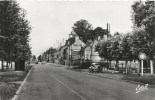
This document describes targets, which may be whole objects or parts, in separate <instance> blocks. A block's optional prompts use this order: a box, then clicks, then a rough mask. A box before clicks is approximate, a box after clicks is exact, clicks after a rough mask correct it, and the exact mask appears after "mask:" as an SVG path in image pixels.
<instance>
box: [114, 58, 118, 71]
mask: <svg viewBox="0 0 155 100" xmlns="http://www.w3.org/2000/svg"><path fill="white" fill-rule="evenodd" d="M115 66H116V67H115V69H116V71H119V61H118V60H116V65H115Z"/></svg>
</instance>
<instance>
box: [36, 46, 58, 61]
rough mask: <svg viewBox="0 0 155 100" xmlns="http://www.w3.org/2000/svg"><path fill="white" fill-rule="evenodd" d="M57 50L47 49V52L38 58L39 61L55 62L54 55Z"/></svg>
mask: <svg viewBox="0 0 155 100" xmlns="http://www.w3.org/2000/svg"><path fill="white" fill-rule="evenodd" d="M55 51H56V49H55V48H53V47H50V48H49V49H47V50H46V51H45V52H43V54H41V55H39V56H38V61H47V62H50V61H52V62H54V53H55Z"/></svg>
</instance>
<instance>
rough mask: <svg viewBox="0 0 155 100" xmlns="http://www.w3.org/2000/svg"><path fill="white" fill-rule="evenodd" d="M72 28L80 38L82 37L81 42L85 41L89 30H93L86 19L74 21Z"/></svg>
mask: <svg viewBox="0 0 155 100" xmlns="http://www.w3.org/2000/svg"><path fill="white" fill-rule="evenodd" d="M72 29H73V31H74V32H75V33H76V34H77V35H78V36H79V37H80V38H82V40H83V42H85V43H86V42H87V39H88V35H89V34H90V33H91V30H93V27H92V25H91V24H90V23H88V21H87V20H84V19H81V20H79V21H77V22H76V23H74V26H73V27H72Z"/></svg>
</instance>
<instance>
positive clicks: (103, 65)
mask: <svg viewBox="0 0 155 100" xmlns="http://www.w3.org/2000/svg"><path fill="white" fill-rule="evenodd" d="M100 66H101V67H102V68H106V69H109V63H108V62H100Z"/></svg>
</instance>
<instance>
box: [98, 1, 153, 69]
mask: <svg viewBox="0 0 155 100" xmlns="http://www.w3.org/2000/svg"><path fill="white" fill-rule="evenodd" d="M132 11H133V12H132V21H133V32H129V33H127V34H120V33H115V34H114V35H113V36H112V37H111V38H109V39H108V40H104V41H100V42H99V43H98V45H97V46H96V50H97V51H98V52H99V55H100V57H102V58H105V59H107V60H109V61H112V60H115V61H116V69H118V68H119V67H118V62H119V60H124V61H125V62H126V64H127V61H132V60H139V58H138V55H139V53H140V52H143V53H145V54H146V55H147V60H153V57H154V55H153V54H154V53H153V51H154V46H155V42H154V41H155V38H154V32H155V21H154V19H155V2H154V1H146V2H145V3H143V2H141V1H137V2H134V4H133V5H132Z"/></svg>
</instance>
